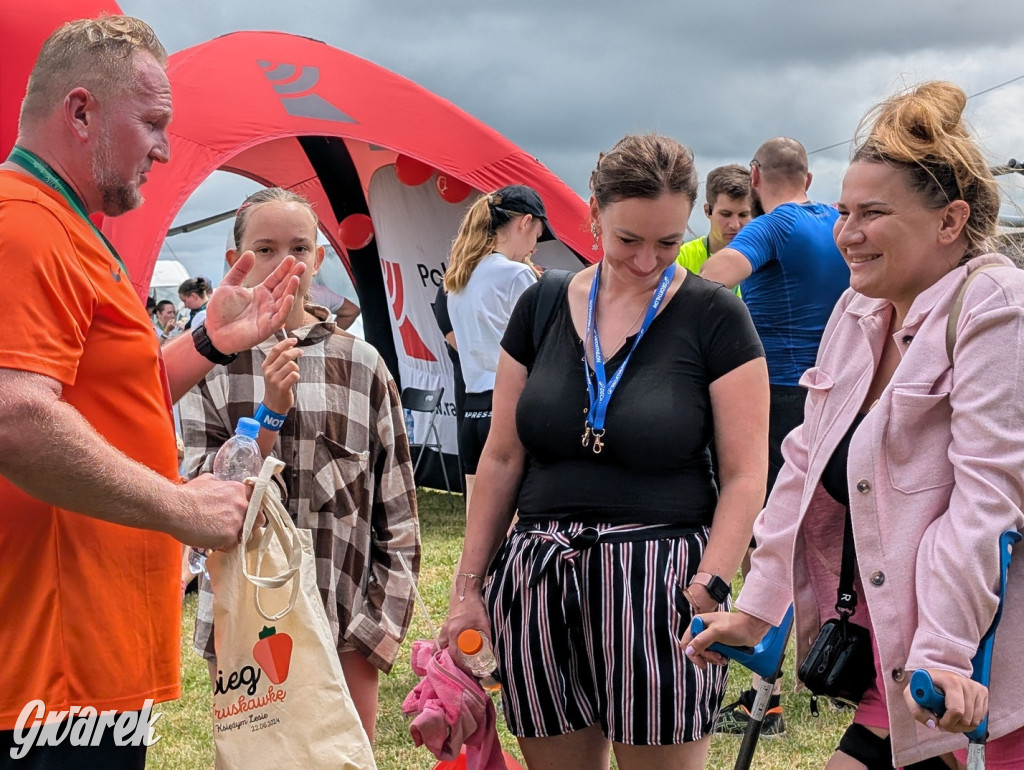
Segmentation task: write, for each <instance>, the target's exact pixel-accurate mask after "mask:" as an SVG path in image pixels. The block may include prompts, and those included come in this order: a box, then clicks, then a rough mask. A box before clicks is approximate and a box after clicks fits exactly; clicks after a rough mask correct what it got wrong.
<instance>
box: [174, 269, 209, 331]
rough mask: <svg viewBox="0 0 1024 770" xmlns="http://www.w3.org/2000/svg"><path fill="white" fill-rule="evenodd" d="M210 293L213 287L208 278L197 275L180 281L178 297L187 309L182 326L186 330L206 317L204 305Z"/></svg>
mask: <svg viewBox="0 0 1024 770" xmlns="http://www.w3.org/2000/svg"><path fill="white" fill-rule="evenodd" d="M212 293H213V287H212V286H210V279H209V278H203V277H202V276H198V277H196V278H188V279H186V280H184V281H182V282H181V286H179V287H178V298H179V299H181V301H182V304H184V305H185V307H187V308H188V311H189V314H188V320H187V321H185V327H184V328H185V330H186V331H188V330H189V329H191V328H192V327H194V326H198V325H199V324H201V323H202V322H203V319H204V318H206V305H207V303H208V302H209V301H210V295H211V294H212Z"/></svg>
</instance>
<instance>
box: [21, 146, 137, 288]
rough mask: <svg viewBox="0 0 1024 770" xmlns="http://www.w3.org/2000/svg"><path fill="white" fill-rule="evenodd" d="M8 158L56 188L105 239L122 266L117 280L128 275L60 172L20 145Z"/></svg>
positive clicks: (112, 247)
mask: <svg viewBox="0 0 1024 770" xmlns="http://www.w3.org/2000/svg"><path fill="white" fill-rule="evenodd" d="M7 160H9V161H11V163H15V164H17V165H18V166H21V167H22V168H23V169H24V170H25V171H27V172H28V173H29V174H31V175H32V176H34V177H35V178H36V179H38V180H39V181H40V182H42V183H43V184H45V185H46V186H47V187H50V188H52V189H53V190H55V191H56V192H57V193H58V194H59V195H60V196H61V197H62V198H64V200H65V201H67V204H68V206H70V207H71V210H72V211H74V212H75V213H76V214H78V216H80V217H81V218H82V219H84V220H85V222H86V224H88V225H89V227H91V228H92V231H93V232H94V233H96V236H97V237H98V238H99V239H100V240H101V241H103V245H104V246H106V247H107V251H109V252H110V256H112V257H113V258H114V261H115V262H117V266H118V267H119V268H120V272H117V273H114V280H115V281H120V280H121V273H122V272H123V273H124V274H125V275H128V268H126V267H125V266H124V262H122V261H121V257H120V256H118V253H117V250H116V249H114V244H112V243H111V242H110V241H109V240H107V236H105V235H104V234H103V233H102V232H101V231H100V229H99V228H98V227H96V225H95V224H94V223H93V221H92V220H91V219H89V213H88V212H87V211H86V210H85V204H84V203H82V199H81V198H79V197H78V195H77V194H76V193H75V191H74V190H72V189H71V186H70V185H69V184H68V183H67V182H65V181H64V180H63V179H61V177H60V174H58V173H57V172H56V171H54V170H53V169H52V168H50V166H49V164H47V163H46V162H45V161H44V160H43V159H42V158H40V157H39V156H38V155H36V154H35V153H34V152H30V151H29V150H26V149H25V148H24V147H18V146H17V145H15V146H14V149H13V150H11V154H10V156H8V158H7ZM112 272H113V271H112Z"/></svg>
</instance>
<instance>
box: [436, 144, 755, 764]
mask: <svg viewBox="0 0 1024 770" xmlns="http://www.w3.org/2000/svg"><path fill="white" fill-rule="evenodd" d="M590 188H591V202H590V215H591V221H592V228H593V233H594V238H595V241H597V240H598V239H600V242H601V244H602V245H603V247H604V259H603V260H602V261H601V262H600V263H599V264H598V265H595V266H591V267H588V268H586V269H584V270H582V271H580V272H579V273H577V274H576V275H575V276H573V278H572V280H571V282H568V284H567V285H566V286H565V287H563V288H562V289H561V292H562V293H561V295H560V296H559V298H558V300H559V301H558V303H557V304H556V306H555V310H554V312H553V315H552V316H551V318H550V319H542V320H541V321H540V323H541V324H542V325H543V326H544V327H545V331H544V333H543V336H542V338H541V339H540V342H539V346H537V345H535V335H534V333H535V330H534V324H535V323H538V320H537V319H536V318H535V315H536V314H537V312H538V311H537V302H538V296H539V294H540V292H539V291H538V289H539V288H541V287H540V286H538V287H531V288H529V289H527V291H526V293H524V294H523V297H522V299H521V300H520V302H519V304H518V305H517V306H516V309H515V311H514V312H513V314H512V318H511V320H510V321H509V324H508V329H507V330H506V332H505V335H504V338H503V339H502V350H501V354H500V360H499V363H498V372H497V378H496V381H495V386H494V421H493V425H492V427H491V431H490V434H489V436H488V438H487V443H486V446H485V447H484V451H483V455H482V457H481V459H480V465H479V484H478V485H477V491H476V493H475V494H474V496H473V498H472V500H471V503H470V510H469V517H468V521H467V525H466V539H465V545H464V547H463V551H462V557H461V561H460V566H459V567H458V568H457V569H458V571H457V574H456V575H455V579H454V585H453V591H452V596H451V600H450V604H449V612H448V619H447V621H446V623H445V625H444V628H443V629H442V632H441V637H442V638H441V643H442V645H444V644H446V643H450V642H453V641H454V640H455V639H457V637H458V635H459V633H460V632H462V631H463V630H465V629H469V628H473V629H477V630H479V631H480V632H481V633H482V634H483V635H484V636H485V637H486V638H488V639H489V640H493V645H494V650H495V654H496V657H497V660H498V674H499V677H500V679H501V681H502V703H503V704H504V708H505V717H506V721H507V722H508V726H509V729H510V730H511V732H512V733H513V734H514V735H515V736H516V737H517V738H518V740H519V745H520V747H521V749H522V751H523V755H524V756H525V758H526V761H527V763H528V764H529V765H530V766H531V767H552V768H553V767H586V768H601V767H605V768H607V767H608V765H609V761H610V754H611V752H612V751H614V753H615V758H616V762H617V764H618V767H619V768H622V770H639V769H640V768H643V770H659V768H675V769H677V768H686V769H690V768H703V767H704V764H705V761H706V758H707V751H708V744H709V740H710V733H711V728H712V725H713V724H714V721H715V717H716V715H717V712H718V708H719V705H720V704H721V699H722V693H723V692H724V689H725V672H724V670H721V669H714V670H708V671H701V670H700V669H698V668H697V667H696V666H694V665H693V664H691V663H690V662H689V661H688V660H687V659H686V656H685V655H684V654H683V648H682V647H681V646H680V645H679V639H680V637H681V636H682V632H683V629H684V628H686V626H687V625H688V624H689V622H690V619H691V617H692V614H693V613H694V612H707V611H710V610H712V609H714V608H717V607H725V608H728V606H729V586H728V583H727V581H728V580H729V578H730V577H731V576H732V575H733V574H734V573H735V571H736V569H737V567H738V566H739V563H740V559H741V557H742V556H743V552H744V549H745V547H746V543H747V542H748V541H749V539H750V531H751V525H752V522H753V520H754V516H755V515H756V514H757V512H758V510H759V509H760V506H761V502H762V501H763V499H764V484H765V473H766V469H767V458H766V451H767V443H768V442H767V431H768V375H767V369H766V367H765V362H764V353H763V350H762V348H761V344H760V342H759V341H758V339H757V333H756V331H755V330H754V326H753V324H752V323H751V321H750V315H749V313H748V312H747V309H746V307H745V306H744V305H743V302H742V301H741V300H740V299H738V298H737V297H736V295H734V294H733V293H732V292H731V291H728V290H727V289H725V288H723V287H722V286H720V285H718V284H715V283H710V282H708V281H705V280H704V279H703V278H701V277H699V276H697V275H694V274H693V273H690V272H688V271H686V270H683V269H677V265H676V262H675V259H676V256H677V255H678V253H679V245H680V243H681V242H682V240H683V234H684V233H685V232H686V225H687V220H688V219H689V216H690V211H691V209H692V207H693V202H694V200H695V199H696V196H697V170H696V168H695V167H694V163H693V155H692V153H691V152H690V150H689V149H687V148H686V147H684V146H682V145H680V144H679V143H678V142H676V141H674V140H672V139H669V138H667V137H663V136H657V135H648V136H627V137H625V138H624V139H622V140H621V141H619V142H618V143H617V144H616V145H615V147H613V148H612V150H611V151H610V152H608V153H607V154H604V155H602V156H601V157H600V159H599V161H598V165H597V168H596V170H595V171H594V173H593V174H592V176H591V180H590ZM458 331H459V330H458V327H456V336H458ZM460 349H463V350H464V349H465V345H464V344H462V343H461V340H460ZM463 361H465V358H463ZM468 383H469V378H468V377H467V385H468ZM712 436H714V438H715V441H716V443H717V446H718V458H719V469H720V481H721V484H720V492H719V487H716V485H715V483H714V481H713V479H712V475H711V459H710V454H709V451H708V444H709V443H710V441H711V438H712ZM517 509H518V514H519V522H518V523H517V524H516V526H515V529H514V530H513V532H512V534H511V535H510V537H509V538H508V540H505V534H506V532H507V530H508V527H509V523H510V522H511V520H512V517H513V514H514V512H515V511H516V510H517ZM503 540H504V541H505V542H504V545H502V542H503ZM499 546H500V550H499ZM489 574H490V577H489V578H488V577H486V576H488V575H489ZM456 657H458V656H456Z"/></svg>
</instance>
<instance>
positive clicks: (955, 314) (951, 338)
mask: <svg viewBox="0 0 1024 770" xmlns="http://www.w3.org/2000/svg"><path fill="white" fill-rule="evenodd" d="M989 267H1006V265H1004V264H1003V263H1001V262H988V263H986V264H984V265H978V266H977V267H976V268H974V269H973V270H971V272H969V273H968V274H967V277H966V278H964V282H963V283H962V284H960V291H958V292H957V293H956V299H954V300H953V306H952V307H951V308H950V309H949V319H948V320H947V321H946V358H948V359H949V365H950V366H952V365H953V346H954V345H956V327H957V324H958V323H959V322H960V313H961V311H963V309H964V297H965V296H966V295H967V287H968V286H970V285H971V281H973V280H974V276H976V275H977V274H978V273H980V272H981V271H982V270H984V269H986V268H989Z"/></svg>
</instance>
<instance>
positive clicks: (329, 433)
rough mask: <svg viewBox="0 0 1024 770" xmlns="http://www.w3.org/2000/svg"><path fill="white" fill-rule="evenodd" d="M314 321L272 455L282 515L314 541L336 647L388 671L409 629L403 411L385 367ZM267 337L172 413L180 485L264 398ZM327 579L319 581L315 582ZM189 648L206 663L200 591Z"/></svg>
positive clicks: (358, 343)
mask: <svg viewBox="0 0 1024 770" xmlns="http://www.w3.org/2000/svg"><path fill="white" fill-rule="evenodd" d="M306 310H307V312H310V313H312V314H314V315H316V317H317V318H320V319H322V320H321V322H320V323H315V324H311V325H309V326H304V327H302V328H300V329H297V330H295V331H294V332H293V336H295V337H296V338H297V339H298V346H299V347H300V348H301V349H302V355H301V356H300V357H299V359H298V364H299V370H300V381H299V383H298V385H296V386H295V390H294V393H295V406H294V407H292V409H291V411H290V412H289V413H288V416H287V419H286V420H285V424H284V426H283V428H282V429H281V432H280V434H279V436H278V439H277V442H276V443H275V445H274V456H276V457H278V458H279V459H281V460H283V461H284V462H285V463H286V465H287V467H286V468H285V470H284V474H283V475H284V479H283V481H284V486H285V492H286V495H287V500H286V507H287V508H288V512H289V513H290V514H291V516H292V518H293V519H294V520H295V523H296V525H297V526H298V527H301V528H306V529H309V530H310V531H311V532H312V534H313V545H314V550H315V553H316V560H317V565H316V573H317V582H318V584H319V588H320V594H321V596H322V597H323V600H324V607H325V609H326V611H327V618H328V620H329V621H330V624H331V630H332V631H333V632H334V637H335V641H336V644H337V648H338V650H339V652H340V651H342V650H343V649H351V648H354V649H356V650H358V651H359V652H360V653H362V654H363V655H364V656H365V657H366V658H367V659H368V660H369V661H370V662H371V663H372V664H373V665H374V666H376V667H377V668H379V669H380V670H382V671H384V672H388V671H390V670H391V666H392V665H393V663H394V660H395V657H396V656H397V655H398V648H399V645H400V644H401V642H402V639H403V638H404V637H405V634H406V631H407V630H408V627H409V621H410V618H411V615H412V607H413V586H412V583H411V581H410V579H409V577H408V575H407V574H406V573H405V571H404V570H403V569H402V565H401V562H400V561H399V560H398V559H397V558H396V556H395V555H396V554H397V553H401V554H402V555H403V556H404V557H405V560H406V562H407V563H408V564H409V567H410V568H411V570H412V572H413V574H414V575H416V574H418V573H419V558H420V539H419V523H418V519H417V514H416V485H415V482H414V480H413V472H412V462H411V460H410V454H409V443H408V440H407V438H406V434H405V420H404V412H403V410H402V405H401V400H400V397H399V393H398V388H397V386H396V385H395V382H394V380H393V379H392V377H391V374H390V373H389V372H388V370H387V367H386V366H385V364H384V361H383V360H382V359H381V357H380V355H379V354H378V353H377V351H376V350H375V349H374V348H373V347H372V346H371V345H369V344H368V343H366V342H363V341H362V340H359V339H357V338H356V337H353V336H352V335H350V334H348V333H347V332H344V331H341V330H340V329H338V328H337V327H336V326H335V325H334V324H333V323H331V322H328V321H327V320H326V319H327V318H328V313H327V310H326V309H324V308H322V307H318V306H307V308H306ZM283 338H284V332H278V333H277V334H276V335H275V336H274V337H273V338H271V339H269V340H267V341H266V342H263V343H261V344H260V345H258V346H257V347H255V348H253V349H252V350H250V351H246V352H243V353H240V354H239V356H238V358H236V359H235V360H234V361H232V362H231V363H230V364H228V365H226V366H215V367H214V368H213V370H212V371H211V372H210V373H209V374H208V375H207V376H206V379H205V380H203V381H202V382H200V383H199V384H198V385H196V386H195V387H194V388H193V389H192V390H191V391H189V393H188V394H186V395H185V397H184V398H182V399H181V401H180V403H179V409H180V414H181V424H182V433H183V437H184V441H185V465H186V469H187V472H188V475H189V476H190V477H191V476H195V475H197V474H199V473H202V472H206V471H210V470H211V469H212V467H213V458H214V455H215V454H216V453H217V450H218V449H219V448H220V446H221V445H222V444H223V443H224V442H225V441H227V439H228V438H229V437H230V436H231V435H232V433H233V432H234V427H235V425H236V424H237V423H238V419H239V418H240V417H252V416H253V414H254V413H255V411H256V409H257V407H258V406H259V404H260V402H261V401H262V400H263V393H264V387H263V370H262V367H263V361H264V360H265V359H266V356H267V354H268V353H269V352H270V350H271V348H272V347H273V346H274V345H275V344H276V343H277V342H278V341H280V340H281V339H283ZM328 575H329V576H330V580H325V577H326V576H328ZM201 583H203V585H201V586H200V602H199V611H198V617H197V621H196V633H195V647H196V650H197V651H198V652H200V653H201V654H203V655H204V656H205V657H207V658H210V659H212V658H213V611H212V596H211V594H210V593H209V582H208V581H206V580H204V581H201Z"/></svg>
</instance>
